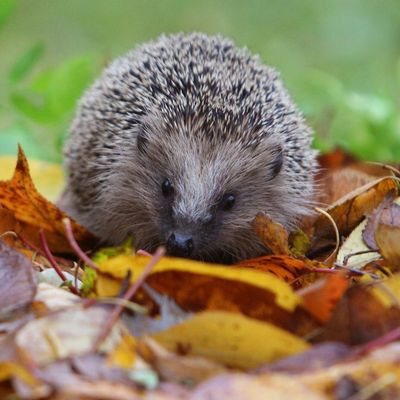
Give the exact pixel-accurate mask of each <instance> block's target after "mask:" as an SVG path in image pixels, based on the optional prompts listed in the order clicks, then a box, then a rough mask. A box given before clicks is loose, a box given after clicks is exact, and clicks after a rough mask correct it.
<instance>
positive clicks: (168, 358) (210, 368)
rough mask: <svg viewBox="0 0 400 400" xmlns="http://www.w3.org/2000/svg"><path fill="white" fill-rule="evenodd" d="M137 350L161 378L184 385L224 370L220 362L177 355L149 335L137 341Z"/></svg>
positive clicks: (191, 384)
mask: <svg viewBox="0 0 400 400" xmlns="http://www.w3.org/2000/svg"><path fill="white" fill-rule="evenodd" d="M138 351H139V353H140V355H141V356H142V357H144V358H145V360H146V361H147V362H148V363H150V364H151V365H152V366H153V368H154V369H155V370H156V371H157V372H158V374H159V375H160V377H161V379H163V380H164V381H167V382H174V383H177V384H180V385H184V386H186V387H194V386H197V385H198V384H199V383H201V382H203V381H205V380H206V379H209V378H211V377H213V376H215V375H219V374H221V373H222V372H225V371H226V368H224V367H223V366H222V365H221V364H219V363H217V362H215V361H212V360H209V359H208V358H203V357H195V356H188V355H184V356H182V355H179V354H175V353H172V352H170V351H167V350H166V349H165V348H164V347H162V346H160V345H159V344H158V343H157V342H156V341H155V340H153V339H150V338H149V337H147V338H144V339H143V340H142V341H141V342H139V348H138Z"/></svg>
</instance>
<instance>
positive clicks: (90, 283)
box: [81, 267, 97, 296]
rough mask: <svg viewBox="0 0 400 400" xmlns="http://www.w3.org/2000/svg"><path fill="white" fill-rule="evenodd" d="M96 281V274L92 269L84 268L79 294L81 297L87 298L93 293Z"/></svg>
mask: <svg viewBox="0 0 400 400" xmlns="http://www.w3.org/2000/svg"><path fill="white" fill-rule="evenodd" d="M96 279H97V272H96V271H95V270H94V269H92V268H89V267H86V268H85V274H84V275H83V281H82V286H81V294H82V295H83V296H87V295H88V294H89V293H90V292H92V291H93V289H94V284H95V282H96Z"/></svg>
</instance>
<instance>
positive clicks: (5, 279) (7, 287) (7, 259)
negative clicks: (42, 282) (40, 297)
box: [0, 240, 36, 320]
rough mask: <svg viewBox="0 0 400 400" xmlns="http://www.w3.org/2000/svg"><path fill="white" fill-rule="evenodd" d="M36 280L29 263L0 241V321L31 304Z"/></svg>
mask: <svg viewBox="0 0 400 400" xmlns="http://www.w3.org/2000/svg"><path fill="white" fill-rule="evenodd" d="M35 293H36V279H35V275H34V271H33V268H32V265H31V262H30V261H29V260H28V259H27V258H26V257H25V256H23V255H22V254H20V253H19V252H17V251H16V250H14V249H13V248H11V247H9V246H8V245H6V244H5V243H3V242H2V241H1V240H0V320H4V319H6V318H9V317H10V315H11V314H12V313H14V312H15V311H17V310H23V309H24V308H26V307H27V306H28V305H29V304H31V302H32V300H33V298H34V296H35Z"/></svg>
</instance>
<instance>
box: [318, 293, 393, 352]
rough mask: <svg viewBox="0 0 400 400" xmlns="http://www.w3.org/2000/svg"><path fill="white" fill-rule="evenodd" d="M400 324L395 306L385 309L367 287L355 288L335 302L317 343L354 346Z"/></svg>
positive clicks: (378, 298)
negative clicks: (330, 341)
mask: <svg viewBox="0 0 400 400" xmlns="http://www.w3.org/2000/svg"><path fill="white" fill-rule="evenodd" d="M399 325H400V307H398V305H396V306H393V305H389V306H387V304H385V302H383V301H382V300H381V298H380V297H379V296H376V294H375V293H374V290H373V289H372V288H371V287H369V286H366V287H363V286H354V287H351V288H349V289H348V290H347V292H346V293H345V294H344V295H343V296H342V298H341V299H340V301H339V302H338V303H337V305H336V307H335V309H334V311H333V313H332V317H331V319H330V320H329V321H328V323H327V324H326V325H325V327H324V331H323V332H322V333H321V335H320V336H318V338H317V341H318V342H321V341H327V340H334V341H340V342H343V343H347V344H351V345H357V344H362V343H365V342H368V341H370V340H373V339H376V338H377V337H379V336H382V335H383V334H385V333H387V332H389V331H391V330H392V329H394V328H395V327H397V326H399Z"/></svg>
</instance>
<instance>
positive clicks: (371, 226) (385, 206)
mask: <svg viewBox="0 0 400 400" xmlns="http://www.w3.org/2000/svg"><path fill="white" fill-rule="evenodd" d="M394 198H395V192H394V191H390V192H389V193H387V195H386V196H385V198H384V199H383V200H382V202H381V203H380V204H379V206H378V207H377V208H376V209H375V210H374V212H373V213H372V215H371V216H370V217H369V218H368V222H367V224H366V226H365V229H364V231H363V234H362V237H363V239H364V242H365V244H366V245H367V246H368V248H370V249H371V250H374V251H377V250H378V246H377V244H376V242H375V231H376V228H377V227H378V224H379V223H380V222H381V221H380V220H381V218H382V217H383V214H388V212H389V214H390V213H391V211H390V208H391V204H392V203H393V200H394ZM398 218H399V219H400V215H399V217H398ZM385 219H386V218H385ZM399 222H400V221H399Z"/></svg>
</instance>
